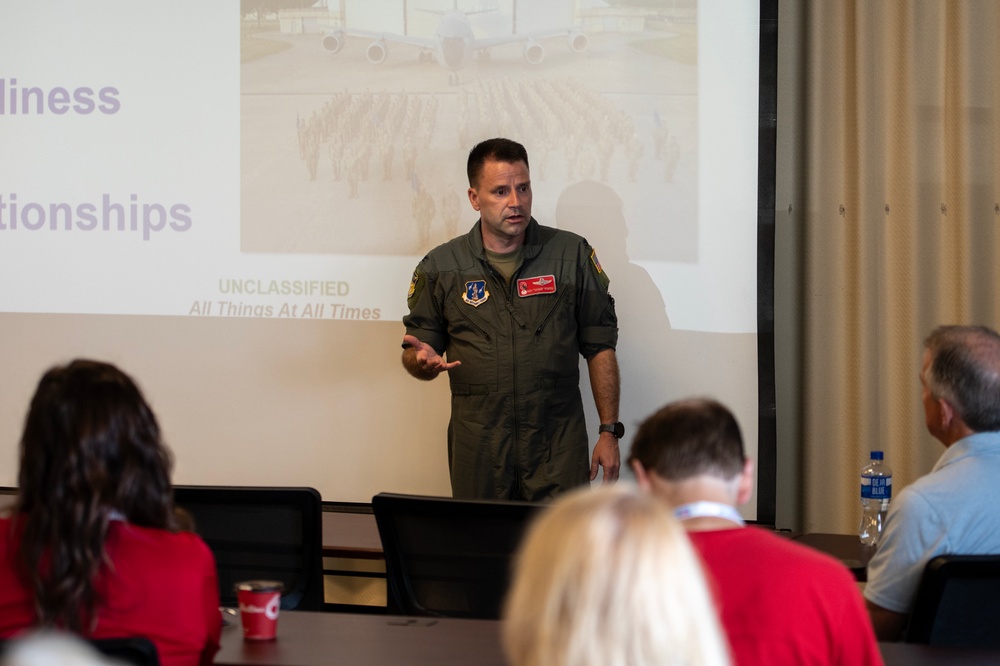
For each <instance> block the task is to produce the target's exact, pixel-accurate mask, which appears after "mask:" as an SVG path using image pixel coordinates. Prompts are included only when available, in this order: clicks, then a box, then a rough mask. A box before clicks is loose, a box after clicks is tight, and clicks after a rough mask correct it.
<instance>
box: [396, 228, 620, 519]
mask: <svg viewBox="0 0 1000 666" xmlns="http://www.w3.org/2000/svg"><path fill="white" fill-rule="evenodd" d="M480 225H481V222H477V223H476V225H475V226H474V227H473V228H472V230H471V231H470V232H469V233H468V234H467V235H465V236H460V237H458V238H455V239H453V240H451V241H449V242H447V243H444V244H443V245H440V246H438V247H437V248H435V249H433V250H431V252H430V253H429V254H428V255H427V256H426V257H424V259H423V260H422V261H421V262H420V263H419V264H418V265H417V268H416V270H415V271H414V274H413V281H412V282H411V283H410V293H409V295H408V298H407V304H408V305H409V309H410V312H409V314H408V315H406V316H405V317H404V318H403V324H404V325H405V326H406V332H407V333H408V334H410V335H413V336H415V337H417V338H418V339H420V340H421V341H422V342H425V343H427V344H429V345H430V346H432V347H433V348H434V349H435V350H436V351H437V352H438V353H439V354H441V355H444V356H446V357H447V360H448V361H449V362H451V361H461V362H462V364H461V365H460V366H458V367H456V368H453V369H452V370H450V371H448V377H449V381H450V383H451V395H452V398H451V422H450V423H449V426H448V461H449V465H450V469H451V485H452V493H453V495H454V496H455V497H461V498H479V499H522V500H531V501H535V500H540V499H544V498H547V497H551V496H553V495H555V494H556V493H559V492H562V491H564V490H568V489H570V488H573V487H575V486H579V485H582V484H585V483H587V482H588V479H589V475H590V453H589V451H590V437H589V436H588V433H587V427H586V422H585V419H584V415H583V400H582V398H581V395H580V356H581V355H582V356H584V357H585V358H590V357H591V356H593V355H594V354H596V353H597V352H599V351H601V350H603V349H614V348H615V345H616V344H617V342H618V318H617V316H616V315H615V307H614V299H612V298H611V295H610V294H609V293H608V282H609V280H608V277H607V275H606V274H605V273H604V271H603V269H602V268H601V266H600V263H599V262H598V261H597V257H596V255H595V254H594V250H593V248H591V247H590V245H589V244H588V243H587V242H586V241H585V240H584V239H583V238H581V237H580V236H578V235H576V234H574V233H571V232H568V231H562V230H558V229H553V228H550V227H544V226H542V225H540V224H538V222H536V221H535V220H534V219H531V221H530V222H529V224H528V227H527V229H526V231H525V242H524V248H523V255H522V263H521V265H520V267H519V268H518V269H517V270H516V271H515V272H514V274H513V275H512V276H511V279H510V283H509V284H508V283H507V282H506V281H505V280H504V278H503V276H502V275H500V273H499V272H497V271H496V270H495V269H493V268H492V267H491V266H490V265H489V263H488V262H487V260H486V253H485V251H484V248H483V239H482V232H481V230H480ZM596 434H597V433H596V432H595V433H594V435H595V437H596Z"/></svg>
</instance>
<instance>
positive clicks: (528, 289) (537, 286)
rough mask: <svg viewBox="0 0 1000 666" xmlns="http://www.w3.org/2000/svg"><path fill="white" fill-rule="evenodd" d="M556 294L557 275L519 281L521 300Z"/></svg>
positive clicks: (518, 290)
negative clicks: (528, 297)
mask: <svg viewBox="0 0 1000 666" xmlns="http://www.w3.org/2000/svg"><path fill="white" fill-rule="evenodd" d="M554 293H556V276H555V275H539V276H538V277H530V278H524V279H523V280H518V281H517V295H518V296H520V297H521V298H525V297H527V296H538V295H539V294H554Z"/></svg>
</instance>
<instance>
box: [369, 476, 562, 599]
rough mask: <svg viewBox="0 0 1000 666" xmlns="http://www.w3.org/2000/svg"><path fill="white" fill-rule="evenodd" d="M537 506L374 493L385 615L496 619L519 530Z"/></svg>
mask: <svg viewBox="0 0 1000 666" xmlns="http://www.w3.org/2000/svg"><path fill="white" fill-rule="evenodd" d="M543 506H544V505H543V504H538V503H530V502H499V501H497V502H493V501H478V500H456V499H450V498H445V497H426V496H419V495H397V494H392V493H379V494H378V495H376V496H375V497H373V498H372V509H373V510H374V513H375V521H376V523H377V524H378V531H379V536H380V537H381V539H382V548H383V550H384V551H385V563H386V578H387V580H388V596H389V610H390V612H395V613H400V614H403V615H433V616H442V617H467V618H486V619H497V618H499V617H500V611H501V608H502V605H503V598H504V595H505V594H506V592H507V586H508V583H509V580H510V567H511V561H512V558H513V555H514V553H515V552H516V550H517V547H518V544H519V543H520V541H521V536H522V534H523V533H524V529H525V527H526V526H527V525H528V523H529V521H530V520H531V518H532V516H533V515H534V514H535V513H536V512H537V511H539V510H540V509H541V508H542V507H543Z"/></svg>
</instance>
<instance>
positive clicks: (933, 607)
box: [905, 555, 1000, 647]
mask: <svg viewBox="0 0 1000 666" xmlns="http://www.w3.org/2000/svg"><path fill="white" fill-rule="evenodd" d="M998 627H1000V555H939V556H938V557H935V558H933V559H932V560H931V561H930V562H928V563H927V566H926V568H925V569H924V575H923V578H922V579H921V581H920V587H919V588H918V589H917V595H916V597H915V599H914V603H913V610H912V611H911V613H910V618H909V623H908V626H907V629H906V633H905V640H906V642H908V643H923V644H927V645H941V646H963V647H1000V631H998Z"/></svg>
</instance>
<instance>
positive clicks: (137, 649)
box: [87, 636, 160, 666]
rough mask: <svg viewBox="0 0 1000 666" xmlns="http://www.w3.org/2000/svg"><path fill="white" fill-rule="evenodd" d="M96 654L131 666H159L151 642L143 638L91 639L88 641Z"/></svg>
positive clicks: (156, 653) (157, 657) (157, 656)
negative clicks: (95, 650)
mask: <svg viewBox="0 0 1000 666" xmlns="http://www.w3.org/2000/svg"><path fill="white" fill-rule="evenodd" d="M87 642H89V643H90V644H91V645H93V646H94V647H95V648H96V649H97V651H98V652H100V653H101V654H103V655H104V656H106V657H111V658H112V659H115V660H117V661H119V662H124V663H126V664H133V666H160V654H159V652H157V651H156V646H155V645H154V644H153V641H151V640H149V639H148V638H145V637H143V636H129V637H126V638H91V639H88V641H87Z"/></svg>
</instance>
